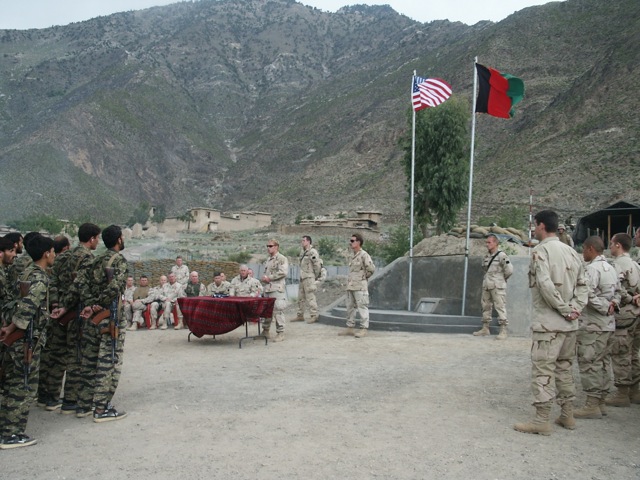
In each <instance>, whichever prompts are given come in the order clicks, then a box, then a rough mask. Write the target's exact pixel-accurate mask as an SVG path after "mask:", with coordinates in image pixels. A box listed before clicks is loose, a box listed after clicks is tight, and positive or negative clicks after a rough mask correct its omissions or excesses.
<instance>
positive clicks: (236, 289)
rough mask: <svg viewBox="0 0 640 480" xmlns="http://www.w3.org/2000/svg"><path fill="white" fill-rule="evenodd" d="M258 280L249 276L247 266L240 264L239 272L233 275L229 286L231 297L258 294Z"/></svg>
mask: <svg viewBox="0 0 640 480" xmlns="http://www.w3.org/2000/svg"><path fill="white" fill-rule="evenodd" d="M259 286H260V282H257V284H256V279H254V278H252V277H250V276H249V267H247V266H246V265H240V273H239V274H238V275H236V276H235V277H233V279H232V280H231V286H230V287H229V295H230V296H232V297H257V296H259V295H260V288H259Z"/></svg>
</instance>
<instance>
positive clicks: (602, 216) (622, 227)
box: [573, 201, 640, 248]
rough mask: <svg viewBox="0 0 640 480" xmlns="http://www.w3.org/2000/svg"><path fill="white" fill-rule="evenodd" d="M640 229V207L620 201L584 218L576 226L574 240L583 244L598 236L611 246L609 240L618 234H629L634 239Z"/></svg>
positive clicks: (606, 244)
mask: <svg viewBox="0 0 640 480" xmlns="http://www.w3.org/2000/svg"><path fill="white" fill-rule="evenodd" d="M637 228H640V207H639V206H637V205H633V204H631V203H628V202H624V201H620V202H617V203H614V204H613V205H611V206H609V207H606V208H603V209H602V210H598V211H596V212H593V213H590V214H589V215H586V216H584V217H582V218H581V219H580V220H579V221H578V224H577V225H576V230H575V232H574V234H573V240H574V242H575V243H576V245H578V244H581V243H582V242H584V241H585V239H586V238H587V237H589V236H591V235H598V236H600V237H602V239H603V240H604V244H605V246H607V248H608V246H609V239H610V238H611V236H612V235H615V234H616V233H628V234H629V235H631V236H632V237H633V235H634V234H635V231H636V229H637Z"/></svg>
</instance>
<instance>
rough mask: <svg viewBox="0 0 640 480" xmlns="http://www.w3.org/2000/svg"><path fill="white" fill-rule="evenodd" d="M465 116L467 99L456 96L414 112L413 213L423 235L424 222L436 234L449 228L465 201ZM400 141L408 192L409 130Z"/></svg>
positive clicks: (466, 161)
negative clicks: (401, 142)
mask: <svg viewBox="0 0 640 480" xmlns="http://www.w3.org/2000/svg"><path fill="white" fill-rule="evenodd" d="M469 119H470V116H469V107H468V104H467V102H466V101H464V100H463V99H461V98H457V97H451V98H449V99H448V100H447V101H446V102H444V103H443V104H441V105H439V106H437V107H435V108H427V109H424V110H421V111H419V112H417V113H416V147H415V184H414V185H415V192H414V213H415V221H416V223H417V224H418V225H419V228H420V230H421V231H422V233H423V235H424V236H426V235H427V226H428V225H435V227H436V234H438V235H439V234H441V233H443V232H446V231H447V230H449V228H451V227H452V226H453V225H454V224H455V221H456V217H457V215H458V212H459V210H460V208H461V207H462V205H463V204H464V203H465V201H466V194H467V188H468V187H467V184H468V178H469V165H468V163H469V135H468V127H467V126H468V124H469ZM409 125H411V117H410V118H409ZM409 132H411V129H409ZM403 143H404V150H405V156H404V166H405V172H406V174H407V178H408V179H409V183H408V184H407V186H408V187H407V188H408V189H409V192H411V190H410V189H411V133H409V136H408V137H404V138H403ZM409 195H410V193H409Z"/></svg>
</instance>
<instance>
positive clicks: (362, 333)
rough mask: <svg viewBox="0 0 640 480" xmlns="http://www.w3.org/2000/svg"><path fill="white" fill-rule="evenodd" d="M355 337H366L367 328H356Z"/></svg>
mask: <svg viewBox="0 0 640 480" xmlns="http://www.w3.org/2000/svg"><path fill="white" fill-rule="evenodd" d="M354 336H355V337H356V338H362V337H366V336H367V329H366V328H361V329H360V330H358V331H357V332H356V334H355V335H354Z"/></svg>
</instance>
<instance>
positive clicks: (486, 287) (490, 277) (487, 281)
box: [473, 234, 513, 340]
mask: <svg viewBox="0 0 640 480" xmlns="http://www.w3.org/2000/svg"><path fill="white" fill-rule="evenodd" d="M486 244H487V250H488V253H487V254H486V255H485V256H484V259H483V260H482V268H483V269H484V271H485V274H484V279H483V280H482V328H481V329H480V330H478V331H477V332H473V334H474V335H475V336H485V335H490V334H491V332H490V331H489V325H490V324H491V312H492V310H493V308H494V307H495V309H496V312H497V313H498V324H499V325H500V332H499V333H498V336H497V337H496V340H505V339H506V338H507V324H508V322H507V305H506V304H507V280H508V279H509V277H510V276H511V274H512V273H513V264H512V263H511V261H510V260H509V256H508V255H507V254H506V253H504V252H503V251H502V250H498V237H496V236H495V235H493V234H489V236H488V237H487V240H486Z"/></svg>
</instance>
